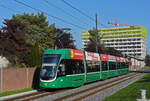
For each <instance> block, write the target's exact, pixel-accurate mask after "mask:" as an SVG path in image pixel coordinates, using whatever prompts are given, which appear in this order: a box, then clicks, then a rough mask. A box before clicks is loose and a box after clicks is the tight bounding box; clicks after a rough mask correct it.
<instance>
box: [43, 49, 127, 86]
mask: <svg viewBox="0 0 150 101" xmlns="http://www.w3.org/2000/svg"><path fill="white" fill-rule="evenodd" d="M128 63H129V61H128V59H126V58H121V57H115V56H111V55H105V54H98V53H93V52H86V51H81V50H74V49H56V50H55V49H48V50H45V51H44V54H43V57H42V65H41V69H40V87H42V88H66V87H78V86H81V85H84V84H85V83H89V82H93V81H97V80H104V79H107V78H110V77H114V76H119V75H123V74H127V73H128V72H129V65H128Z"/></svg>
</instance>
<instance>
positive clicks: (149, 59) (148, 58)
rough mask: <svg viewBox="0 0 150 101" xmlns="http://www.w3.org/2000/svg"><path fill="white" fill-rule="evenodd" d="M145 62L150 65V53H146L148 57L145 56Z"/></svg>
mask: <svg viewBox="0 0 150 101" xmlns="http://www.w3.org/2000/svg"><path fill="white" fill-rule="evenodd" d="M145 64H146V66H150V55H148V54H147V55H146V57H145Z"/></svg>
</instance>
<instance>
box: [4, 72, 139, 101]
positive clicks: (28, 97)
mask: <svg viewBox="0 0 150 101" xmlns="http://www.w3.org/2000/svg"><path fill="white" fill-rule="evenodd" d="M139 74H140V73H138V74H135V73H131V74H128V75H123V77H118V78H117V77H116V78H114V80H110V81H107V82H105V83H101V84H98V85H96V86H93V87H89V88H86V89H84V90H81V91H78V92H75V93H71V94H68V95H65V96H62V97H61V96H60V97H59V98H56V99H54V101H63V100H66V99H70V98H73V97H75V96H78V97H77V98H75V99H72V100H73V101H80V100H82V99H84V98H86V97H87V96H91V95H93V94H96V93H98V92H101V91H103V90H105V89H107V88H109V86H108V84H112V86H115V85H117V84H118V83H117V82H119V83H120V82H123V81H119V80H123V79H124V78H128V79H129V78H132V77H135V76H138V75H139ZM114 83H116V84H114ZM87 85H88V84H86V85H83V86H82V87H84V86H87ZM106 85H107V86H108V87H107V86H106ZM110 87H111V86H110ZM98 88H99V89H98ZM74 89H76V88H74ZM94 89H97V90H96V91H92V90H94ZM69 90H70V89H68V88H66V89H59V90H53V91H48V92H46V91H40V92H36V93H33V94H29V95H25V96H20V97H16V98H12V99H8V100H5V101H31V100H36V99H40V98H42V97H46V96H50V95H55V94H56V95H57V94H59V93H63V92H67V91H69ZM71 90H72V89H71ZM89 91H91V92H89ZM85 92H89V93H88V94H84V95H83V96H79V95H81V94H83V93H85Z"/></svg>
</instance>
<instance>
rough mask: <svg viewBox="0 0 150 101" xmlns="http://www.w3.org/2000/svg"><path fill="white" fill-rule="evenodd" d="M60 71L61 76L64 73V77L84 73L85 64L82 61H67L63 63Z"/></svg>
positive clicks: (59, 68)
mask: <svg viewBox="0 0 150 101" xmlns="http://www.w3.org/2000/svg"><path fill="white" fill-rule="evenodd" d="M63 68H64V69H63ZM58 71H60V73H59V75H61V71H63V72H64V73H63V75H71V74H80V73H84V63H83V61H82V60H71V59H65V60H62V61H61V63H60V65H59V67H58Z"/></svg>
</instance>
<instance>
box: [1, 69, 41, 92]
mask: <svg viewBox="0 0 150 101" xmlns="http://www.w3.org/2000/svg"><path fill="white" fill-rule="evenodd" d="M1 69H3V70H2V74H3V75H1V76H2V77H1V76H0V78H2V80H1V81H0V90H1V92H5V91H11V90H19V89H24V88H31V87H33V83H34V85H38V83H36V82H38V81H39V80H38V75H39V74H36V77H35V73H36V72H35V71H37V68H1ZM0 73H1V72H0ZM38 73H39V72H38ZM33 81H34V82H33ZM1 86H2V87H1Z"/></svg>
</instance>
